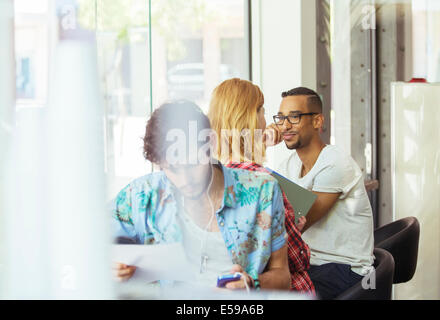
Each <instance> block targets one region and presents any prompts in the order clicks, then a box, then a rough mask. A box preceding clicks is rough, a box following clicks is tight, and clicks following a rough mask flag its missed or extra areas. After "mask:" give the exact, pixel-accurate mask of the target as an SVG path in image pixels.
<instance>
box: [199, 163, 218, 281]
mask: <svg viewBox="0 0 440 320" xmlns="http://www.w3.org/2000/svg"><path fill="white" fill-rule="evenodd" d="M213 180H214V169H213V168H212V165H211V181H210V182H209V186H208V190H207V194H206V195H207V196H208V201H209V205H210V206H211V218H210V219H209V222H208V224H207V225H206V228H205V239H204V240H203V241H202V243H201V248H200V252H201V257H200V273H205V272H206V270H207V268H208V259H209V256H208V253H207V252H206V246H207V242H208V234H209V231H208V230H209V228H210V227H211V224H212V221H213V220H214V215H215V213H214V205H213V204H212V200H211V196H210V195H209V192H210V191H211V186H212V182H213Z"/></svg>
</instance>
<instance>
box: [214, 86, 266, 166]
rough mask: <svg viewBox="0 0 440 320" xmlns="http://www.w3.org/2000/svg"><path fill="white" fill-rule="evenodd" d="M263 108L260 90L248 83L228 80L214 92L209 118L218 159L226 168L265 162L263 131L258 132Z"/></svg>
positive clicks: (215, 154) (215, 155)
mask: <svg viewBox="0 0 440 320" xmlns="http://www.w3.org/2000/svg"><path fill="white" fill-rule="evenodd" d="M263 104H264V96H263V93H262V92H261V90H260V88H259V87H258V86H256V85H254V84H253V83H251V82H250V81H247V80H242V79H238V78H233V79H229V80H226V81H223V82H222V83H221V84H220V85H219V86H217V87H216V88H215V89H214V91H213V93H212V98H211V102H210V106H209V112H208V118H209V120H210V122H211V128H212V129H213V130H214V131H215V133H216V134H217V137H218V139H217V141H218V143H217V148H216V149H217V150H216V151H215V152H214V157H215V158H216V159H218V160H219V161H220V162H222V163H224V164H226V163H228V162H230V161H234V162H237V161H238V162H256V163H258V164H262V163H263V162H264V160H265V159H264V158H265V147H264V145H263V141H262V138H263V135H262V130H259V129H257V111H258V109H259V108H260V107H262V106H263ZM237 144H238V145H237Z"/></svg>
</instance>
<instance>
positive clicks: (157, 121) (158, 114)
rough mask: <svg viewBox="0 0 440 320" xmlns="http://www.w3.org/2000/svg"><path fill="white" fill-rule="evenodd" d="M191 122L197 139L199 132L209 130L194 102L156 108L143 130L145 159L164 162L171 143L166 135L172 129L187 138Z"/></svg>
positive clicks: (176, 101) (169, 103)
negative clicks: (195, 128)
mask: <svg viewBox="0 0 440 320" xmlns="http://www.w3.org/2000/svg"><path fill="white" fill-rule="evenodd" d="M191 122H195V123H196V124H197V137H198V135H199V132H200V131H201V130H204V129H210V128H211V125H210V122H209V119H208V117H207V116H206V115H205V114H204V113H203V111H202V110H201V109H200V108H199V107H198V106H197V105H196V104H195V103H194V102H191V101H188V100H174V101H171V102H167V103H164V104H162V105H161V106H160V107H159V108H157V109H156V110H155V111H154V112H153V113H152V114H151V117H150V119H149V120H148V123H147V126H146V130H145V136H144V139H143V140H144V148H143V149H144V150H143V154H144V157H145V159H147V160H149V161H151V162H153V163H156V164H159V163H160V162H162V161H165V160H166V152H167V148H168V147H170V145H171V144H172V143H173V142H170V141H167V139H166V136H167V133H168V132H169V131H170V130H172V129H179V130H182V131H183V133H184V134H185V135H186V137H189V136H190V130H191V129H190V123H191ZM197 137H196V138H197ZM208 141H209V138H206V140H204V141H197V144H198V146H200V145H203V144H205V143H207V142H208ZM187 144H188V143H187Z"/></svg>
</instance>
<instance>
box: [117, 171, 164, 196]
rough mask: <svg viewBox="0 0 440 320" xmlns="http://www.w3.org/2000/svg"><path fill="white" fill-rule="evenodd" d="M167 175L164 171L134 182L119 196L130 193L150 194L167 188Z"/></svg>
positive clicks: (142, 177)
mask: <svg viewBox="0 0 440 320" xmlns="http://www.w3.org/2000/svg"><path fill="white" fill-rule="evenodd" d="M164 177H165V174H164V173H163V172H162V171H159V172H153V173H149V174H146V175H144V176H141V177H138V178H136V179H134V180H132V181H131V182H130V183H129V184H128V185H126V186H125V187H124V188H123V189H122V190H121V191H120V192H119V194H118V197H121V196H123V195H126V194H127V193H130V194H132V195H135V194H138V193H150V192H152V191H154V190H157V189H160V188H161V187H165V185H164V184H165V179H164Z"/></svg>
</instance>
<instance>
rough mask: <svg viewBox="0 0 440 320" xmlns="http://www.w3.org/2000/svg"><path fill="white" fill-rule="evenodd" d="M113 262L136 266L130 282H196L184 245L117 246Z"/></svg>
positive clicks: (114, 246) (114, 249)
mask: <svg viewBox="0 0 440 320" xmlns="http://www.w3.org/2000/svg"><path fill="white" fill-rule="evenodd" d="M112 259H113V262H119V263H124V264H127V265H130V266H136V267H137V269H136V272H135V273H134V275H133V277H132V278H131V279H130V281H142V282H152V281H157V280H171V281H173V280H174V281H185V282H188V281H194V280H195V275H194V274H193V273H191V271H190V270H191V268H190V266H189V263H188V261H187V259H186V255H185V251H184V249H183V246H182V244H180V243H174V244H158V245H138V244H115V245H113V253H112Z"/></svg>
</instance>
